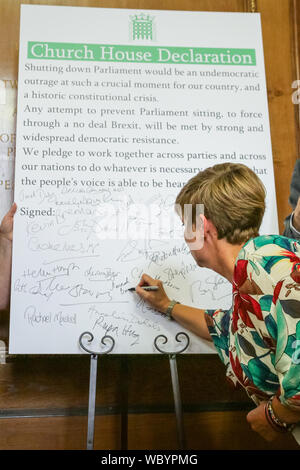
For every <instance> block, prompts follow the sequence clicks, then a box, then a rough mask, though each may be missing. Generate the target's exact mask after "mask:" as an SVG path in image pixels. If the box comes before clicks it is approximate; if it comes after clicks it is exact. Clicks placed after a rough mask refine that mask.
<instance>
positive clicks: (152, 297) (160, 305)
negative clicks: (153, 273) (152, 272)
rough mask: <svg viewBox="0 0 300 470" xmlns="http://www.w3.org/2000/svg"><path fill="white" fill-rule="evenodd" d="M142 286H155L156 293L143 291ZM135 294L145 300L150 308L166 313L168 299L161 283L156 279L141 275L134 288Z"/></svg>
mask: <svg viewBox="0 0 300 470" xmlns="http://www.w3.org/2000/svg"><path fill="white" fill-rule="evenodd" d="M142 286H157V287H158V290H157V291H152V292H151V291H145V290H144V289H142ZM135 291H136V293H137V294H138V295H139V296H140V297H141V298H142V299H143V300H145V301H146V302H147V303H148V304H149V305H150V306H151V307H152V308H154V309H155V310H158V311H159V312H161V313H166V310H167V308H168V305H169V303H170V299H169V297H168V296H167V294H166V292H165V290H164V288H163V283H162V282H161V281H158V280H157V279H153V278H152V277H150V276H148V275H147V274H143V275H142V277H141V280H140V282H139V284H138V286H137V287H136V288H135Z"/></svg>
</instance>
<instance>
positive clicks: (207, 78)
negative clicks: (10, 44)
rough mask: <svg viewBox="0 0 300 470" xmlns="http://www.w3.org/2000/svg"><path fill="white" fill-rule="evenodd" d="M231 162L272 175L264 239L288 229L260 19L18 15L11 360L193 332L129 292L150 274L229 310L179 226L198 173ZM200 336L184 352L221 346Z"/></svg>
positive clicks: (132, 345) (42, 11) (73, 12)
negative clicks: (279, 203) (105, 341)
mask: <svg viewBox="0 0 300 470" xmlns="http://www.w3.org/2000/svg"><path fill="white" fill-rule="evenodd" d="M225 161H234V162H242V163H244V164H246V165H249V167H251V168H252V169H254V171H256V173H257V174H258V175H259V176H260V177H261V179H262V181H263V182H264V184H265V185H266V187H267V189H268V197H267V212H266V215H265V218H264V222H263V227H262V233H267V232H269V233H271V232H272V233H278V227H277V213H276V202H275V201H276V198H275V190H274V176H273V163H272V153H271V143H270V132H269V120H268V106H267V94H266V83H265V71H264V60H263V47H262V37H261V26H260V16H259V14H244V13H206V12H179V11H154V10H152V11H144V10H143V11H136V10H125V9H101V8H99V9H98V8H77V7H76V8H74V7H53V6H31V5H23V6H22V7H21V31H20V56H19V90H18V115H17V143H16V169H15V200H16V202H17V205H18V213H17V215H16V217H15V229H14V244H13V275H12V297H11V323H10V353H13V354H19V353H23V354H24V353H28V354H43V353H45V354H51V353H54V354H55V353H59V354H79V353H81V352H82V351H81V350H80V348H79V345H78V338H79V336H80V334H81V333H82V332H83V331H86V330H88V331H91V332H92V333H93V334H94V335H95V337H96V338H99V339H100V338H102V336H103V335H104V334H109V335H111V336H113V338H114V339H115V341H116V346H115V348H114V350H113V352H114V353H128V354H131V353H132V354H136V353H154V352H155V348H154V346H153V342H154V338H155V337H156V336H157V335H159V334H165V335H166V336H167V337H168V338H170V340H171V338H174V337H175V334H176V333H177V332H178V331H182V328H181V327H180V326H179V325H178V324H176V322H172V321H169V320H168V319H166V318H164V317H163V315H161V314H159V313H158V312H155V311H153V310H152V309H150V308H149V307H148V306H147V305H145V304H144V303H143V302H141V300H140V298H139V297H138V296H137V294H135V293H131V292H128V291H127V289H128V288H129V287H133V286H135V285H136V284H137V283H138V282H139V280H140V277H141V274H142V273H143V272H146V273H148V274H150V275H151V276H153V277H156V278H159V279H161V280H162V281H163V282H164V285H165V289H166V291H167V294H168V295H169V297H170V298H175V299H176V300H178V301H180V302H181V303H185V304H188V305H193V306H198V307H202V308H220V307H223V308H229V307H230V306H231V285H230V284H229V283H228V282H227V281H226V280H224V279H223V278H221V277H220V276H218V275H216V274H215V273H213V272H211V271H208V270H205V269H200V268H198V267H197V266H196V265H195V262H194V260H193V258H192V257H191V255H190V253H189V250H188V248H187V246H186V245H185V243H184V240H183V238H182V229H181V228H180V226H181V222H180V220H179V219H178V220H177V218H176V217H175V216H174V217H173V219H174V220H172V222H170V223H171V224H173V225H172V226H170V223H169V221H170V220H171V219H172V218H171V219H169V217H170V214H171V213H172V214H173V203H174V201H175V198H176V195H177V193H178V192H179V190H180V188H181V187H182V186H183V185H184V184H185V183H186V182H187V181H188V179H190V178H191V177H192V176H193V175H195V174H196V173H197V172H198V171H199V170H201V169H203V168H206V167H208V166H211V165H213V164H216V163H221V162H225ZM145 208H147V210H149V211H150V208H153V210H154V212H155V210H157V208H158V215H160V216H162V217H161V218H160V222H159V223H160V225H159V227H158V226H155V224H153V221H152V219H149V218H148V216H149V213H150V212H149V211H148V212H147V210H146V209H145ZM170 227H171V228H170ZM150 228H151V229H152V228H154V230H156V232H155V234H154V235H153V237H152V238H150V239H149V238H147V237H146V238H145V236H144V235H143V234H144V232H145V230H148V232H149V229H150ZM137 232H138V233H139V236H137ZM148 232H147V233H148ZM174 234H176V236H177V238H176V237H175V238H174ZM170 235H171V238H170ZM190 337H191V345H190V347H189V349H188V350H187V352H188V353H196V352H200V353H207V352H213V351H214V350H213V347H212V346H211V344H208V343H207V342H205V341H202V340H200V339H198V338H196V337H195V336H194V335H192V334H191V333H190ZM169 347H170V348H171V350H173V349H174V344H173V343H172V341H170V345H169Z"/></svg>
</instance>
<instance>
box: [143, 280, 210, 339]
mask: <svg viewBox="0 0 300 470" xmlns="http://www.w3.org/2000/svg"><path fill="white" fill-rule="evenodd" d="M145 285H149V286H157V287H158V290H157V291H155V292H149V291H145V290H144V289H142V286H145ZM136 293H137V294H138V295H139V296H140V297H141V298H142V299H143V300H144V301H145V302H147V303H148V304H149V305H150V306H151V307H152V308H154V309H155V310H158V311H159V312H161V313H164V314H166V312H167V309H168V306H169V304H170V302H171V300H170V299H169V297H168V296H167V294H166V292H165V290H164V288H163V283H162V282H161V281H159V280H157V279H153V278H152V277H150V276H148V275H147V274H143V275H142V278H141V280H140V282H139V284H138V286H137V287H136ZM171 315H172V318H173V319H174V320H175V321H176V322H177V323H179V324H180V325H181V326H183V327H184V328H186V329H187V330H190V331H191V332H192V333H195V334H196V335H197V336H200V337H201V338H203V339H205V340H207V341H212V338H211V335H210V333H209V330H208V326H207V323H206V319H205V310H202V309H198V308H194V307H189V306H187V305H183V304H180V303H177V304H176V305H174V307H173V309H172V314H171Z"/></svg>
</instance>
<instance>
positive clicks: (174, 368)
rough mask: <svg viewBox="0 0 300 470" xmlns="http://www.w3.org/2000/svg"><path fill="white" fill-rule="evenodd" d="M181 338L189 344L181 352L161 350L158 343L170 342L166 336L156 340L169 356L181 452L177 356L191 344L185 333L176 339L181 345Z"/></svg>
mask: <svg viewBox="0 0 300 470" xmlns="http://www.w3.org/2000/svg"><path fill="white" fill-rule="evenodd" d="M179 336H184V337H185V339H186V342H187V343H186V345H185V346H184V347H183V348H182V349H181V350H180V351H174V352H166V351H163V350H162V349H160V347H159V346H158V345H157V341H158V340H160V339H162V340H163V344H166V343H167V342H168V338H167V337H166V336H165V335H158V336H156V338H155V340H154V346H155V348H156V349H157V350H158V351H159V352H160V353H162V354H168V356H169V362H170V371H171V379H172V388H173V395H174V405H175V414H176V423H177V435H178V442H179V448H180V449H181V450H184V449H185V435H184V427H183V415H182V403H181V397H180V389H179V380H178V370H177V362H176V356H177V355H178V354H181V353H183V352H184V351H185V350H186V349H187V348H188V346H189V344H190V338H189V336H188V335H187V334H186V333H184V332H183V331H182V332H179V333H177V335H176V337H175V339H176V341H177V342H179V343H181V340H180V339H179Z"/></svg>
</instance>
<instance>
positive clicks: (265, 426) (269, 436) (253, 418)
mask: <svg viewBox="0 0 300 470" xmlns="http://www.w3.org/2000/svg"><path fill="white" fill-rule="evenodd" d="M266 403H267V402H265V401H264V402H262V403H261V404H260V405H259V406H258V407H257V408H255V409H254V410H252V411H250V413H248V414H247V421H248V423H249V424H250V426H251V428H252V430H253V431H255V432H257V433H258V434H259V435H260V436H261V437H263V438H264V439H265V440H266V441H269V442H271V441H274V440H275V439H277V438H278V436H280V433H278V432H276V431H275V430H274V429H273V428H272V426H271V425H270V424H269V423H268V421H267V418H266V414H265V405H266Z"/></svg>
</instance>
